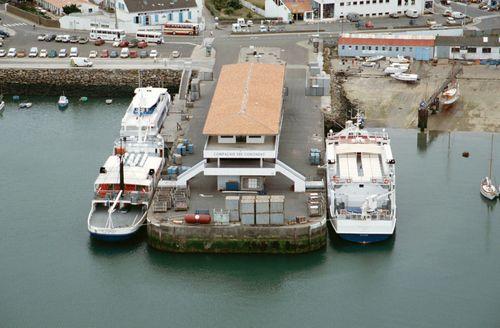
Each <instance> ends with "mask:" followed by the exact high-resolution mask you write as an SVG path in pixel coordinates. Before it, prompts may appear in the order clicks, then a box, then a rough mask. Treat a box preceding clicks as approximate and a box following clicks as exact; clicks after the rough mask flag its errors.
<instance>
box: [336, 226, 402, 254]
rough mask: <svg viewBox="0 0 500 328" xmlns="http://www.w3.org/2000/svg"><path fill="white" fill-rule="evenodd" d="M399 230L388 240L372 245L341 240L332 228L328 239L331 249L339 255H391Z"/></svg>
mask: <svg viewBox="0 0 500 328" xmlns="http://www.w3.org/2000/svg"><path fill="white" fill-rule="evenodd" d="M396 235H397V230H395V231H394V234H393V235H392V236H391V237H390V238H389V239H387V240H384V241H381V242H376V243H370V244H359V243H354V242H351V241H347V240H344V239H342V238H340V237H339V236H338V235H337V234H336V233H335V232H334V231H333V229H332V228H329V229H328V239H329V240H330V247H331V248H333V249H334V250H335V251H337V252H339V253H390V252H392V250H393V249H394V244H395V243H396Z"/></svg>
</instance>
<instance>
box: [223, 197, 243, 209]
mask: <svg viewBox="0 0 500 328" xmlns="http://www.w3.org/2000/svg"><path fill="white" fill-rule="evenodd" d="M239 208H240V196H226V210H236V211H238V209H239Z"/></svg>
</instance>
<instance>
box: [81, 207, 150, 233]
mask: <svg viewBox="0 0 500 328" xmlns="http://www.w3.org/2000/svg"><path fill="white" fill-rule="evenodd" d="M142 213H143V212H142V209H141V208H140V207H138V206H134V207H132V208H131V209H130V210H129V211H128V212H126V213H122V212H120V211H119V210H116V211H115V212H114V213H113V214H112V219H113V227H114V228H127V227H130V226H132V224H133V223H134V220H136V218H137V216H139V217H140V216H142ZM138 219H139V218H137V220H138ZM107 220H108V208H107V207H104V206H98V207H97V208H96V210H95V211H94V213H92V217H91V219H90V225H91V226H92V227H95V228H104V227H106V221H107Z"/></svg>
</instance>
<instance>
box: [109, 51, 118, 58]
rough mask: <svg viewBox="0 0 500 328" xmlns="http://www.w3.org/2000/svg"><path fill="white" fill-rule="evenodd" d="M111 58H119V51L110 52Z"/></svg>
mask: <svg viewBox="0 0 500 328" xmlns="http://www.w3.org/2000/svg"><path fill="white" fill-rule="evenodd" d="M109 58H118V51H116V50H111V52H110V53H109Z"/></svg>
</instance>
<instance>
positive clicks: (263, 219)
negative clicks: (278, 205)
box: [255, 213, 269, 225]
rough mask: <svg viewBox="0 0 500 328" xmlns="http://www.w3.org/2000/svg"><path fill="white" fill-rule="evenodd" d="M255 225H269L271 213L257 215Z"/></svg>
mask: <svg viewBox="0 0 500 328" xmlns="http://www.w3.org/2000/svg"><path fill="white" fill-rule="evenodd" d="M255 224H258V225H269V213H257V214H255Z"/></svg>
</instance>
